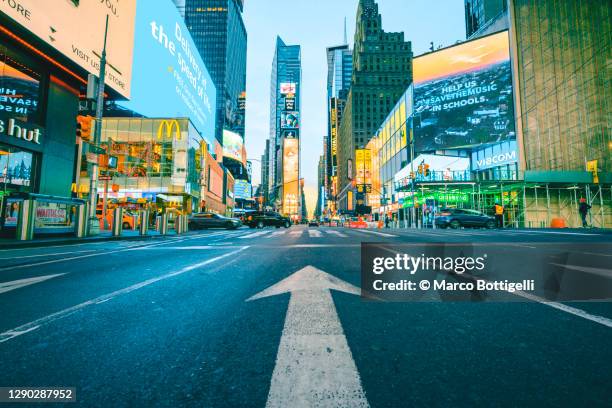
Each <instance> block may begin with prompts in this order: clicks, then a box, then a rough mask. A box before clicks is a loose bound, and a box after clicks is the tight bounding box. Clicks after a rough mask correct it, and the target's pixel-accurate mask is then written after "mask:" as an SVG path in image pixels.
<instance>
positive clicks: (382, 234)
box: [352, 229, 397, 238]
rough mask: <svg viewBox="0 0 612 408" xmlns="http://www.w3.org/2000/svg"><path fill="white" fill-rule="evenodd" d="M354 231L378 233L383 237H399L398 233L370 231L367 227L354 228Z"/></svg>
mask: <svg viewBox="0 0 612 408" xmlns="http://www.w3.org/2000/svg"><path fill="white" fill-rule="evenodd" d="M352 231H355V232H364V233H366V234H374V235H378V236H381V237H389V238H391V237H397V235H393V234H386V233H384V232H378V231H370V230H366V229H358V230H352Z"/></svg>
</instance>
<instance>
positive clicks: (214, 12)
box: [175, 0, 247, 173]
mask: <svg viewBox="0 0 612 408" xmlns="http://www.w3.org/2000/svg"><path fill="white" fill-rule="evenodd" d="M175 2H176V3H177V6H178V7H180V6H179V4H178V3H181V2H182V3H184V4H185V5H184V10H185V22H186V24H187V27H188V28H189V31H190V32H191V36H192V37H193V41H194V42H195V45H196V47H197V48H198V51H199V52H200V55H201V56H202V59H203V60H204V63H205V64H206V66H207V67H208V70H209V71H210V76H211V78H212V80H213V82H214V84H215V87H216V88H217V122H216V127H215V137H216V138H217V140H218V141H219V143H221V144H223V130H224V129H226V130H228V131H231V132H234V133H237V134H239V135H240V136H241V137H242V139H243V141H244V120H245V117H244V104H245V99H244V98H245V95H246V60H247V32H246V28H245V25H244V22H243V21H242V11H243V0H175ZM232 173H234V172H232Z"/></svg>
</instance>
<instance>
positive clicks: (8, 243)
mask: <svg viewBox="0 0 612 408" xmlns="http://www.w3.org/2000/svg"><path fill="white" fill-rule="evenodd" d="M175 235H176V233H175V231H174V230H168V234H167V235H166V236H175ZM163 237H164V236H163V235H160V234H159V233H158V232H157V231H155V230H149V233H148V235H145V236H140V235H139V233H138V231H132V230H128V231H123V233H122V235H121V236H119V237H113V236H112V235H111V232H110V231H101V232H100V234H99V235H96V236H93V237H86V238H77V237H75V236H72V235H63V236H44V237H37V238H34V239H33V240H31V241H17V240H16V239H12V238H0V250H2V249H18V248H36V247H46V246H53V245H70V244H89V243H96V242H106V241H145V240H150V239H154V238H163Z"/></svg>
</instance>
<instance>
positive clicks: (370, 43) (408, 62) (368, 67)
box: [337, 0, 412, 211]
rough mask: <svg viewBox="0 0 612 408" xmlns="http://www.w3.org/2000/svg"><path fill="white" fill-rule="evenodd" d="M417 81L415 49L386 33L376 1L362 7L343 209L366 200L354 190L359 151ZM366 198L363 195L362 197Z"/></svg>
mask: <svg viewBox="0 0 612 408" xmlns="http://www.w3.org/2000/svg"><path fill="white" fill-rule="evenodd" d="M411 82H412V47H411V43H410V42H409V41H404V33H403V32H400V33H386V32H385V31H383V29H382V18H381V15H380V14H379V12H378V5H377V4H376V2H375V1H374V0H360V1H359V6H358V8H357V24H356V28H355V44H354V47H353V73H352V78H351V88H350V91H349V93H348V97H347V102H346V106H345V108H344V111H343V114H342V121H341V123H340V126H339V133H338V167H337V170H338V171H337V173H338V194H337V197H338V207H339V209H340V210H344V211H354V210H355V206H356V204H358V205H359V202H361V204H363V201H364V197H363V196H360V197H356V194H357V191H356V188H355V186H353V179H354V163H355V150H357V149H363V148H364V147H365V146H366V144H367V143H368V141H369V140H370V139H371V138H372V137H373V136H374V134H375V132H376V130H377V129H378V127H379V126H380V124H381V123H382V122H383V120H384V119H385V117H386V116H387V115H388V114H389V112H390V111H391V109H392V108H393V106H394V105H395V103H396V102H397V101H398V100H399V98H400V96H401V95H402V94H403V93H404V91H405V90H406V88H407V87H408V85H409V84H410V83H411ZM359 194H360V195H361V193H359Z"/></svg>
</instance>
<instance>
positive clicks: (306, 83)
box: [244, 0, 465, 211]
mask: <svg viewBox="0 0 612 408" xmlns="http://www.w3.org/2000/svg"><path fill="white" fill-rule="evenodd" d="M463 3H464V1H463V0H378V5H379V10H380V13H381V14H382V22H383V29H384V30H385V31H403V32H404V34H405V38H406V40H409V41H412V49H413V52H414V55H419V54H422V53H424V52H426V51H427V50H428V49H429V43H430V42H431V41H433V42H434V44H435V45H436V46H438V45H442V46H447V45H451V44H453V43H455V42H456V41H458V40H464V39H465V23H464V11H463ZM357 4H358V1H357V0H293V1H288V0H246V1H245V10H244V20H245V24H246V28H247V32H248V36H249V38H248V57H247V113H246V140H247V142H246V144H247V152H248V157H249V158H256V159H259V158H260V157H261V155H262V153H263V150H264V147H265V141H266V138H267V137H268V135H269V132H270V130H269V127H270V125H269V123H270V122H269V117H270V113H269V112H270V108H269V104H270V72H271V68H272V58H273V56H274V45H275V39H276V36H277V35H280V36H281V37H282V38H283V40H284V41H285V42H286V43H287V44H299V45H301V46H302V82H303V84H302V85H303V86H302V113H301V115H302V123H301V127H302V129H301V134H300V137H301V149H302V150H301V158H302V161H301V166H300V167H301V174H302V177H304V178H305V182H306V194H307V203H308V209H309V211H312V209H313V200H316V193H315V191H316V184H317V163H318V160H319V156H320V155H321V153H322V150H323V135H325V133H326V132H327V120H326V104H325V98H326V80H327V60H326V54H325V49H326V47H329V46H332V45H338V44H342V42H343V26H344V17H346V20H347V31H348V42H349V44H350V45H351V48H352V43H353V35H354V32H355V17H356V12H357ZM253 164H254V169H253V175H254V177H253V179H254V180H253V183H254V184H259V182H260V164H259V162H255V163H253Z"/></svg>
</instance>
